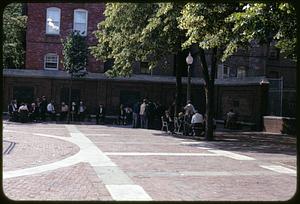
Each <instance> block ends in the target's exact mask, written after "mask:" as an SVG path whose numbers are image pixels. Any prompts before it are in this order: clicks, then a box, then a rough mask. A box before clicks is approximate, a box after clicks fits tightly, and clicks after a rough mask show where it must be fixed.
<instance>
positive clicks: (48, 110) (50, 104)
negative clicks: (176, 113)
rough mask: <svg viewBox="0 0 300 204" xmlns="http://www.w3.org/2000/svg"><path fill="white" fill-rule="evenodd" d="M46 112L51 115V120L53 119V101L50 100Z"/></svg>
mask: <svg viewBox="0 0 300 204" xmlns="http://www.w3.org/2000/svg"><path fill="white" fill-rule="evenodd" d="M47 112H48V114H49V115H50V117H51V120H52V121H55V108H54V105H53V101H52V100H51V102H50V103H49V104H48V105H47Z"/></svg>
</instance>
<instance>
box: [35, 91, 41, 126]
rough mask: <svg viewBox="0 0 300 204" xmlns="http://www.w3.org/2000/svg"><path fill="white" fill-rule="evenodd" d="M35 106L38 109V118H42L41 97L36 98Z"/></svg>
mask: <svg viewBox="0 0 300 204" xmlns="http://www.w3.org/2000/svg"><path fill="white" fill-rule="evenodd" d="M35 107H36V109H37V115H36V120H37V121H38V120H41V100H40V98H39V97H37V98H36V100H35Z"/></svg>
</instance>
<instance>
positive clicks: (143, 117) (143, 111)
mask: <svg viewBox="0 0 300 204" xmlns="http://www.w3.org/2000/svg"><path fill="white" fill-rule="evenodd" d="M147 106H148V105H147V99H144V100H143V103H142V104H141V106H140V119H141V128H145V129H148V116H147V112H148V110H147V109H148V107H147Z"/></svg>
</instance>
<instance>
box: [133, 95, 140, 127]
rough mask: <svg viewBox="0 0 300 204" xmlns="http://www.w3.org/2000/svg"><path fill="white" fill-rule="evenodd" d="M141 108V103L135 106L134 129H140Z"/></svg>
mask: <svg viewBox="0 0 300 204" xmlns="http://www.w3.org/2000/svg"><path fill="white" fill-rule="evenodd" d="M140 106H141V104H140V102H139V101H138V102H136V103H135V104H134V105H133V109H132V127H133V128H138V127H139V124H138V120H139V113H140Z"/></svg>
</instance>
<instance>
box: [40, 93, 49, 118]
mask: <svg viewBox="0 0 300 204" xmlns="http://www.w3.org/2000/svg"><path fill="white" fill-rule="evenodd" d="M47 105H48V102H47V99H46V97H45V96H43V97H42V102H41V103H40V115H41V120H42V121H43V122H45V121H46V112H47Z"/></svg>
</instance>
